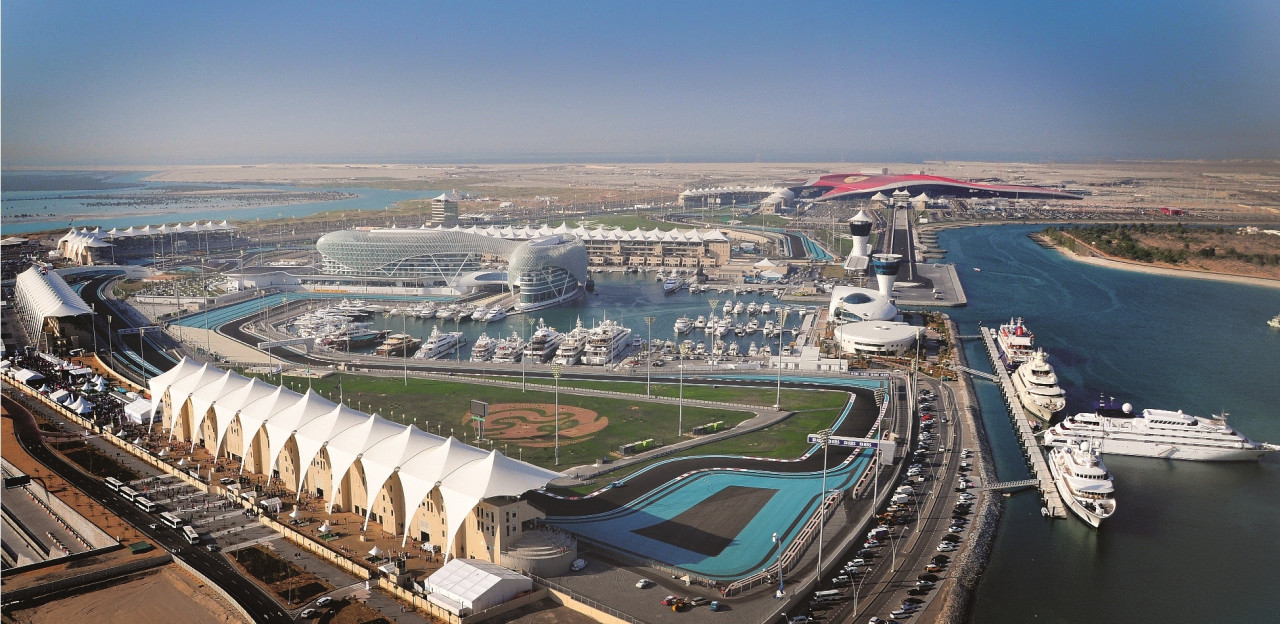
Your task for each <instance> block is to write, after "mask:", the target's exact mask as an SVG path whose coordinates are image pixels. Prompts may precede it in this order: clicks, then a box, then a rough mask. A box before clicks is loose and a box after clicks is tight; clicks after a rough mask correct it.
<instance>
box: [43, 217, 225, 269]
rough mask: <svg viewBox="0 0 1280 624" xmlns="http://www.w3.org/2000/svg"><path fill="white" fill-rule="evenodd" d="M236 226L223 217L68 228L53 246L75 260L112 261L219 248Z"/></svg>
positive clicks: (103, 262)
mask: <svg viewBox="0 0 1280 624" xmlns="http://www.w3.org/2000/svg"><path fill="white" fill-rule="evenodd" d="M237 229H238V228H237V227H236V226H234V225H231V224H230V223H228V222H226V221H223V222H222V223H214V222H213V221H207V222H205V223H200V222H193V223H191V224H190V225H186V224H183V223H178V224H176V225H168V224H164V225H159V226H152V225H144V226H142V227H132V226H131V227H128V228H125V229H123V230H122V229H119V228H111V229H110V230H108V231H106V232H103V231H102V228H94V229H92V230H90V229H88V228H80V229H79V230H76V229H75V228H72V229H71V231H69V232H67V233H66V234H63V235H62V238H59V239H58V243H57V250H58V252H59V253H60V254H61V255H62V257H63V258H66V259H67V260H69V261H71V262H73V263H75V264H80V265H85V266H92V265H98V264H116V263H120V262H126V261H128V260H136V259H139V258H152V257H155V256H157V255H158V256H168V255H172V254H175V253H188V252H192V251H199V250H205V251H209V250H211V249H222V248H224V247H227V246H229V245H231V244H232V243H233V241H234V239H235V234H236V230H237Z"/></svg>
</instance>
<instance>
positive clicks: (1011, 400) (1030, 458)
mask: <svg viewBox="0 0 1280 624" xmlns="http://www.w3.org/2000/svg"><path fill="white" fill-rule="evenodd" d="M980 331H981V333H982V342H983V344H984V345H986V347H987V357H989V358H990V359H991V368H992V369H993V370H995V372H996V380H995V381H996V385H997V386H1000V392H1001V393H1002V394H1004V400H1005V404H1006V405H1008V406H1009V416H1010V417H1011V418H1013V425H1014V429H1016V430H1017V433H1018V441H1019V442H1020V443H1021V444H1022V452H1023V454H1024V455H1026V457H1027V462H1028V463H1029V464H1030V467H1031V474H1032V477H1033V479H1032V480H1033V481H1035V483H1036V485H1037V487H1039V488H1040V498H1041V499H1042V500H1044V506H1045V509H1046V510H1048V514H1049V515H1050V516H1051V517H1054V518H1065V517H1067V506H1066V505H1065V504H1063V502H1062V497H1061V496H1060V495H1059V494H1058V488H1057V487H1056V486H1055V485H1054V483H1053V474H1052V473H1050V472H1049V464H1048V462H1047V461H1045V458H1044V451H1041V450H1040V442H1039V440H1037V439H1036V433H1035V431H1034V430H1032V428H1031V422H1030V421H1029V420H1028V419H1029V418H1030V417H1029V416H1027V412H1026V411H1025V410H1023V409H1022V399H1021V398H1019V397H1018V392H1017V391H1016V390H1014V388H1013V380H1012V379H1010V378H1009V371H1008V370H1006V369H1005V367H1004V364H1003V363H1002V362H1000V357H999V355H997V353H996V341H995V330H993V329H991V328H990V327H983V328H981V330H980ZM1018 483H1021V482H1018ZM1010 485H1012V484H1010Z"/></svg>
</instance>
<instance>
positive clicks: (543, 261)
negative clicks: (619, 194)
mask: <svg viewBox="0 0 1280 624" xmlns="http://www.w3.org/2000/svg"><path fill="white" fill-rule="evenodd" d="M316 250H317V251H319V252H320V256H321V267H320V270H321V273H322V275H314V276H309V277H307V278H304V279H302V280H301V281H302V282H305V283H306V285H310V286H311V287H313V288H315V287H326V288H327V289H353V290H352V291H353V292H354V291H356V290H359V291H360V292H367V293H376V292H386V293H390V292H432V291H434V292H441V291H443V290H452V291H456V292H471V291H475V290H479V289H486V288H491V289H495V290H496V289H500V288H504V287H505V288H509V289H510V290H511V291H512V292H515V293H517V304H516V309H517V310H521V311H528V310H536V309H539V308H544V307H549V306H553V305H557V304H559V303H563V302H566V301H571V300H573V299H576V298H578V297H580V296H582V294H583V292H584V287H585V284H586V281H587V249H586V247H585V246H584V245H583V243H582V241H581V240H580V239H578V238H577V237H575V236H572V235H569V234H548V235H545V236H537V237H529V238H524V239H517V238H502V237H497V236H489V235H485V234H482V233H477V232H475V231H474V228H467V229H462V228H458V227H456V226H455V227H452V228H439V227H436V228H427V227H422V228H360V229H355V230H341V231H338V232H330V233H328V234H325V235H324V236H322V237H320V240H319V241H317V242H316ZM497 263H505V264H506V265H507V270H506V272H505V273H504V272H502V271H500V270H497V269H495V268H493V267H494V266H495V265H496V264H497ZM326 282H328V283H326ZM370 288H373V289H376V290H370ZM360 289H363V290H360Z"/></svg>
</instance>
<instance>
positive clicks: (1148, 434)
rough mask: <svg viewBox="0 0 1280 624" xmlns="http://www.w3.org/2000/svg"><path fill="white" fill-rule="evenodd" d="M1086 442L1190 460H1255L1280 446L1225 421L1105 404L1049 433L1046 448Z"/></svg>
mask: <svg viewBox="0 0 1280 624" xmlns="http://www.w3.org/2000/svg"><path fill="white" fill-rule="evenodd" d="M1080 440H1087V441H1089V442H1090V443H1091V444H1093V446H1094V447H1095V448H1097V449H1098V451H1099V452H1101V453H1112V454H1115V455H1133V456H1136V457H1158V458H1161V459H1186V460H1191V461H1254V460H1257V459H1260V458H1261V457H1262V456H1263V455H1266V454H1267V453H1273V452H1275V451H1280V446H1277V445H1275V444H1267V443H1265V442H1254V441H1253V440H1250V439H1249V438H1247V437H1245V436H1244V435H1243V434H1241V433H1240V432H1238V431H1236V430H1234V429H1232V428H1231V427H1230V426H1228V425H1227V422H1226V420H1225V419H1224V418H1216V417H1214V418H1206V417H1204V416H1192V415H1190V414H1184V413H1182V410H1178V411H1176V412H1173V411H1169V410H1160V409H1145V410H1142V415H1140V416H1135V415H1134V414H1133V406H1132V405H1129V404H1128V403H1125V404H1124V405H1123V406H1121V408H1120V409H1115V408H1114V407H1106V406H1105V405H1104V404H1102V402H1099V406H1098V408H1097V411H1096V412H1093V413H1088V412H1085V413H1080V414H1076V415H1074V416H1068V417H1066V418H1065V419H1063V421H1062V422H1060V423H1058V424H1056V425H1054V426H1053V427H1051V428H1050V429H1049V430H1048V431H1047V432H1045V434H1044V443H1045V445H1054V446H1056V445H1062V444H1069V443H1072V442H1077V441H1080Z"/></svg>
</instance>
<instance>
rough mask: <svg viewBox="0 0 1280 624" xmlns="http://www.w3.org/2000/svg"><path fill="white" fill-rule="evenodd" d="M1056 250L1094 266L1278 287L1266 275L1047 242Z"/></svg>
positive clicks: (1274, 281) (1277, 282)
mask: <svg viewBox="0 0 1280 624" xmlns="http://www.w3.org/2000/svg"><path fill="white" fill-rule="evenodd" d="M1048 244H1050V245H1052V246H1053V248H1054V249H1056V250H1058V251H1059V252H1060V253H1062V255H1064V256H1066V257H1068V258H1071V259H1072V260H1075V261H1077V262H1083V263H1085V264H1092V265H1094V266H1101V267H1108V268H1112V269H1120V270H1123V271H1133V272H1135V273H1149V274H1152V275H1168V276H1172V277H1185V278H1190V279H1200V280H1211V281H1215V282H1230V283H1233V284H1246V285H1249V286H1262V287H1265V288H1280V280H1276V279H1270V278H1266V277H1251V276H1248V275H1233V274H1230V273H1212V272H1209V271H1199V270H1196V269H1174V268H1170V267H1158V266H1150V265H1146V264H1142V263H1140V262H1133V261H1130V260H1121V259H1117V258H1099V257H1097V256H1084V255H1081V254H1078V253H1076V252H1074V251H1072V250H1070V249H1067V248H1066V247H1062V246H1061V245H1056V244H1053V243H1048Z"/></svg>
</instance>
